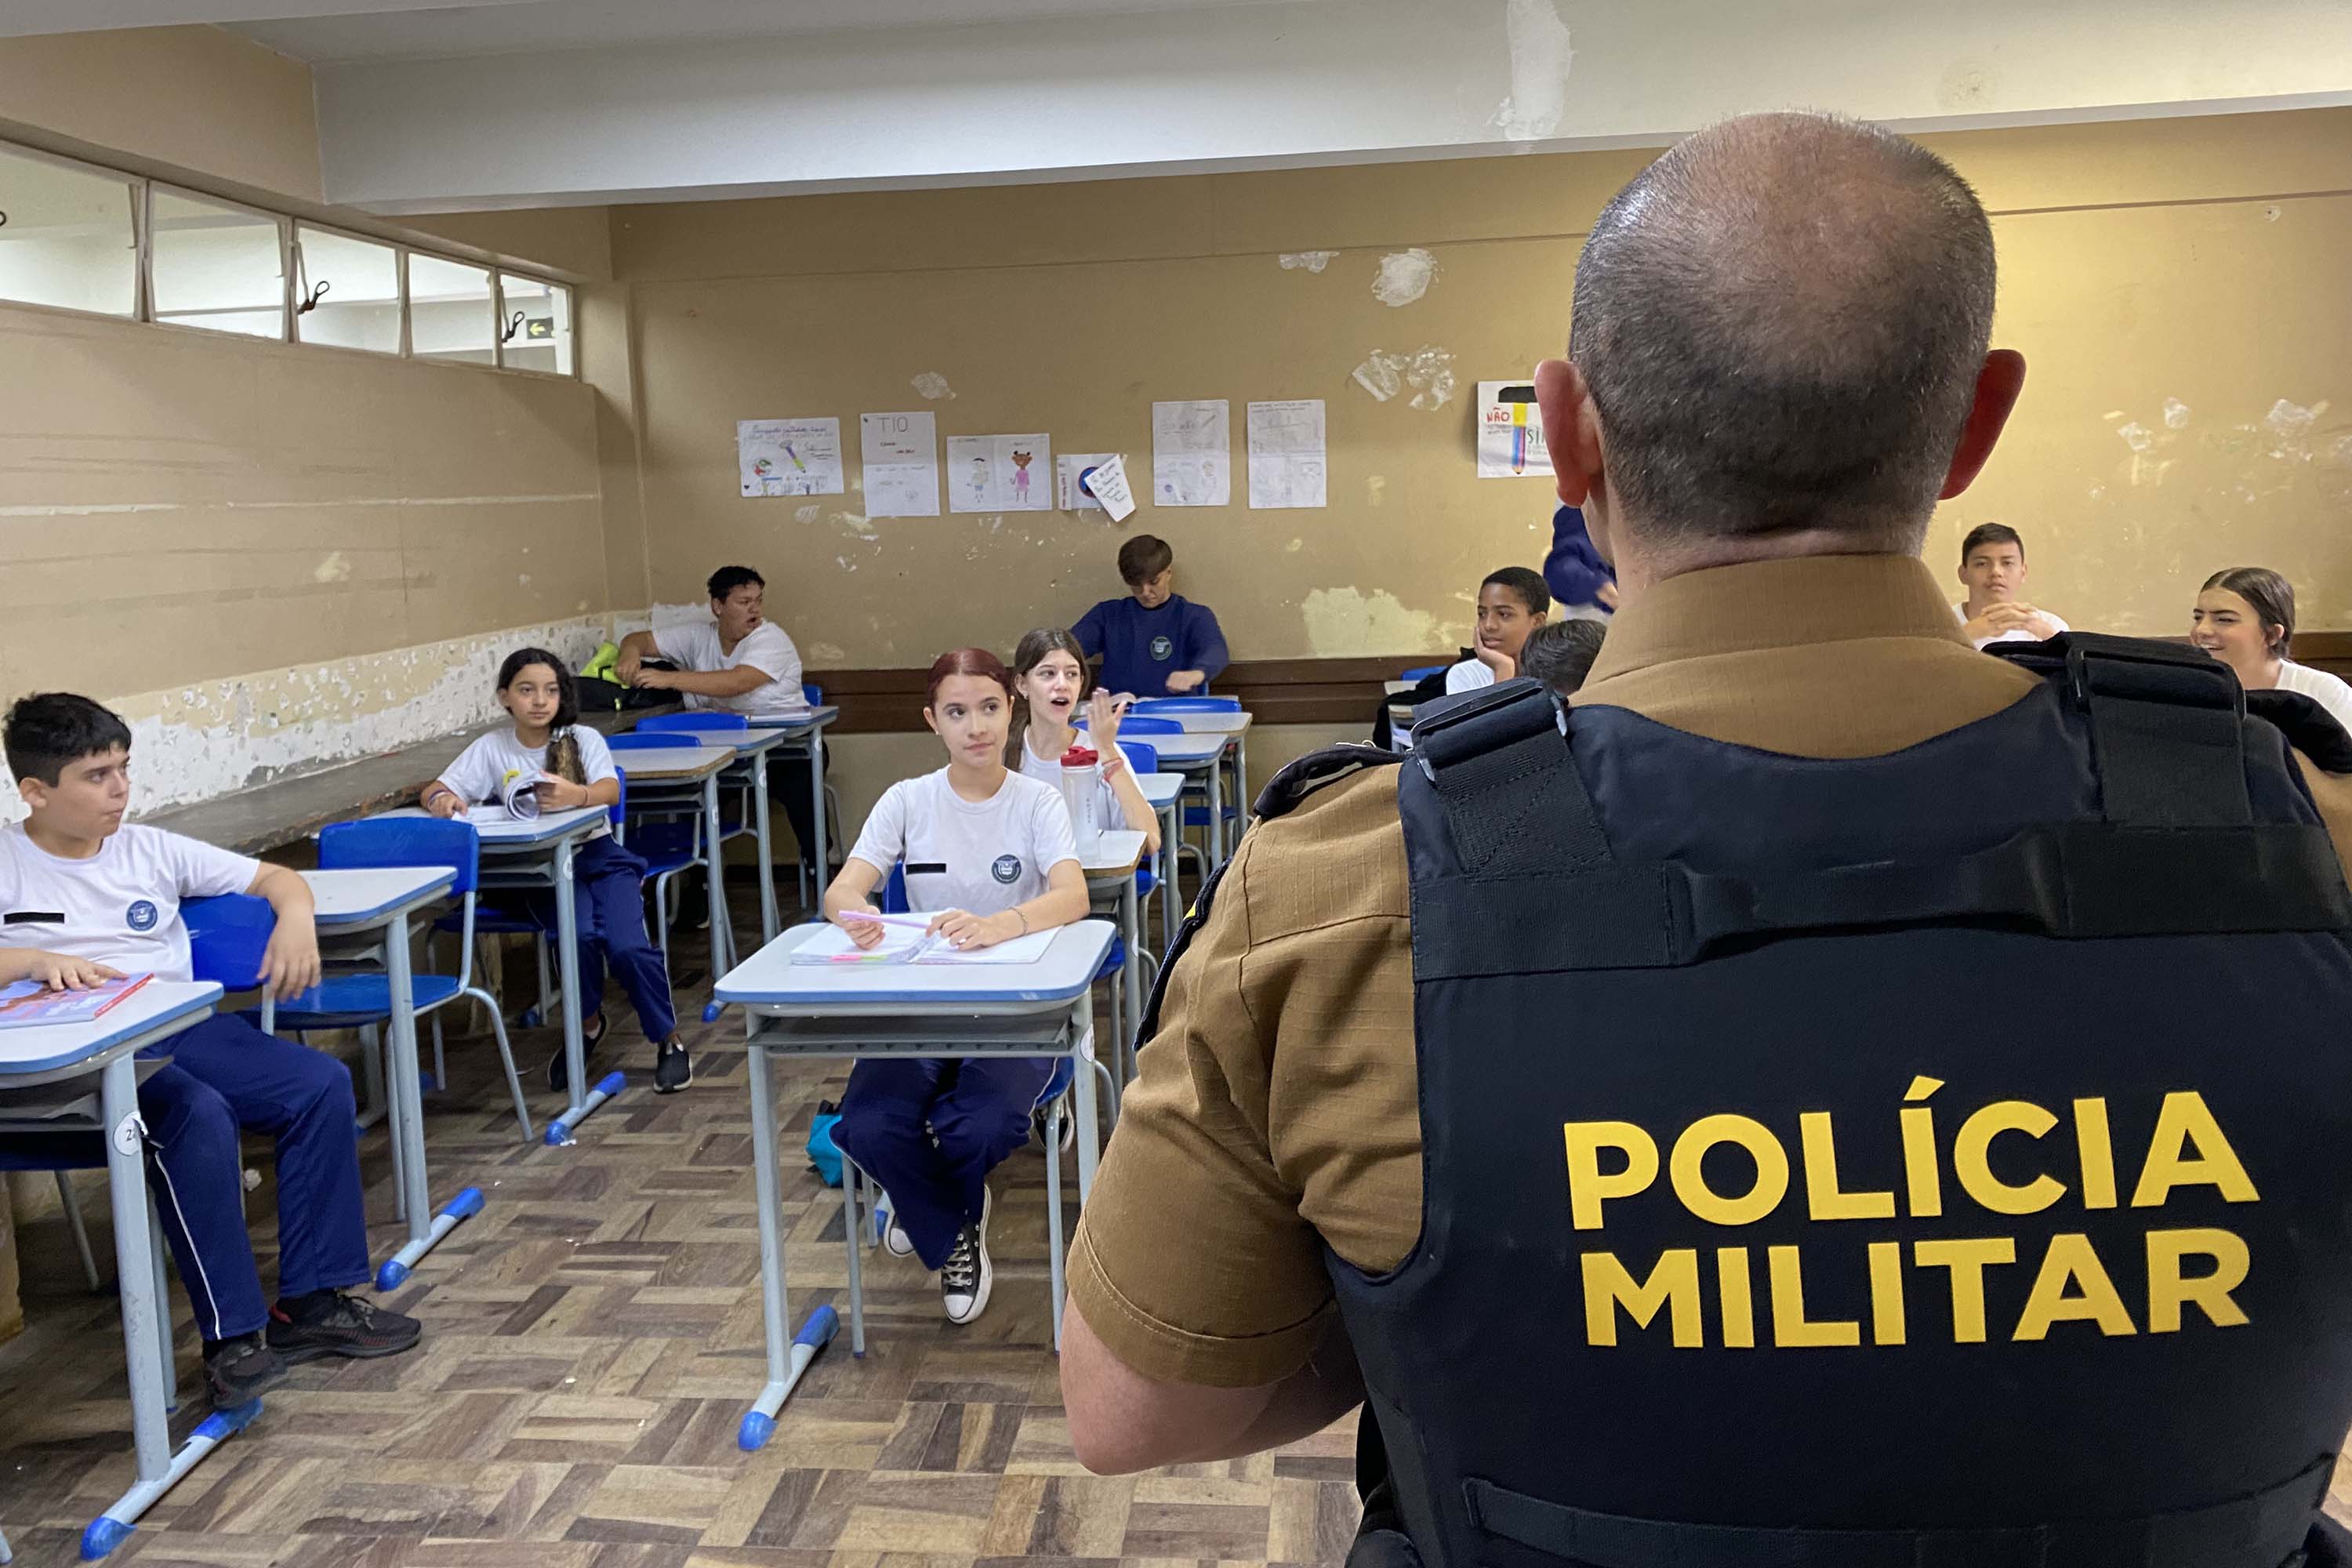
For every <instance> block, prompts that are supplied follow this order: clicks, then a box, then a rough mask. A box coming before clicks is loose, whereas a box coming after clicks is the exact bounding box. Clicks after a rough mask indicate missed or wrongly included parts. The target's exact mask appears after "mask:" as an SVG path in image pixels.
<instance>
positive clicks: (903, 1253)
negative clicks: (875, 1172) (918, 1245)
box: [881, 1193, 915, 1258]
mask: <svg viewBox="0 0 2352 1568" xmlns="http://www.w3.org/2000/svg"><path fill="white" fill-rule="evenodd" d="M881 1208H882V1219H883V1225H882V1250H883V1251H885V1252H887V1253H888V1254H889V1255H890V1256H891V1257H893V1258H912V1257H913V1256H914V1255H915V1238H914V1237H911V1236H908V1234H907V1227H906V1226H903V1225H900V1224H899V1223H898V1205H897V1204H894V1203H892V1202H891V1201H890V1194H887V1193H884V1194H882V1204H881Z"/></svg>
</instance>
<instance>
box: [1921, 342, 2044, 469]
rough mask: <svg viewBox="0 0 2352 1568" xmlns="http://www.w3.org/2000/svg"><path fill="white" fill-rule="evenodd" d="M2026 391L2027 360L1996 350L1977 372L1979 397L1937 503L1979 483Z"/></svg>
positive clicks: (1962, 428)
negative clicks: (2018, 399)
mask: <svg viewBox="0 0 2352 1568" xmlns="http://www.w3.org/2000/svg"><path fill="white" fill-rule="evenodd" d="M2024 390H2025V356H2024V355H2023V354H2021V353H2018V352H2017V351H2016V350H2015V349H1995V350H1993V351H1992V353H1989V354H1987V355H1985V362H1984V366H1983V368H1982V369H1980V370H1979V371H1978V372H1977V390H1976V397H1975V400H1974V401H1973V402H1971V403H1970V404H1969V417H1968V422H1967V423H1966V424H1964V425H1962V426H1960V440H1959V445H1958V446H1957V447H1953V449H1952V466H1951V467H1950V468H1948V469H1946V470H1945V472H1944V488H1943V489H1941V490H1939V491H1938V492H1937V496H1936V499H1937V500H1951V499H1952V498H1953V497H1954V496H1956V495H1958V494H1959V493H1960V492H1961V491H1962V490H1964V489H1968V488H1969V486H1970V485H1972V484H1974V483H1976V479H1977V475H1978V474H1979V473H1981V472H1983V470H1984V466H1985V460H1986V459H1987V458H1990V457H1991V456H1992V448H1993V444H1994V443H1995V442H1997V441H1999V440H2000V432H2001V427H2002V426H2005V425H2007V424H2008V423H2009V415H2010V410H2011V409H2013V408H2015V407H2016V406H2017V395H2018V394H2019V393H2021V392H2022V391H2024Z"/></svg>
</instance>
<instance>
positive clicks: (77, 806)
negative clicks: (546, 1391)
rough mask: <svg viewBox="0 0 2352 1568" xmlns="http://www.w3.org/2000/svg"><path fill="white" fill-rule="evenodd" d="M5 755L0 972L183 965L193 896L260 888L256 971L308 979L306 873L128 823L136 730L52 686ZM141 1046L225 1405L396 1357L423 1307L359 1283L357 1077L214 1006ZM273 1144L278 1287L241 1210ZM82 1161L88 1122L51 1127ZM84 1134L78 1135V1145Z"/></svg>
mask: <svg viewBox="0 0 2352 1568" xmlns="http://www.w3.org/2000/svg"><path fill="white" fill-rule="evenodd" d="M0 745H5V750H6V752H7V757H8V767H9V771H10V772H11V773H14V774H15V775H16V789H17V792H18V794H20V795H23V797H24V799H25V804H26V805H28V806H30V807H31V808H32V816H30V817H28V818H27V819H26V820H25V821H24V822H21V823H19V824H17V825H16V826H13V827H9V828H5V829H0V984H15V983H16V982H17V981H21V980H32V981H37V982H38V983H40V984H44V985H46V986H47V987H48V988H50V989H51V990H55V991H80V990H87V989H89V987H90V986H93V985H96V984H100V983H102V982H105V981H108V980H119V979H121V978H122V977H124V976H125V975H136V974H152V975H153V976H154V977H155V978H156V979H158V980H179V981H184V980H188V979H190V978H192V954H191V952H190V945H189V941H188V928H187V925H186V924H185V922H184V921H182V920H181V918H180V905H181V903H182V901H183V900H188V899H198V898H209V897H215V896H217V895H220V894H224V893H250V894H253V895H254V896H256V897H257V898H262V899H267V900H268V901H269V905H270V908H271V909H272V910H274V911H275V912H276V915H277V925H276V928H275V930H274V931H272V932H271V934H270V938H269V942H268V947H267V949H266V950H265V951H264V952H263V954H262V959H261V975H262V981H263V984H264V986H265V987H266V988H267V989H268V991H269V992H271V993H272V994H275V995H278V996H280V997H284V996H289V995H292V994H297V993H299V992H301V991H303V990H305V989H307V988H308V987H310V986H311V985H313V984H317V982H318V979H319V941H318V935H317V932H316V931H315V930H314V929H313V927H312V925H311V918H310V917H311V902H310V886H309V884H308V883H306V882H304V881H303V880H302V879H301V878H300V877H299V876H298V875H296V874H295V873H294V872H292V871H290V870H288V869H287V868H285V867H283V866H265V865H263V864H262V863H261V862H260V861H258V860H254V859H250V858H247V857H246V856H243V855H232V854H230V853H229V852H228V851H227V850H226V849H219V848H215V847H213V846H212V845H209V844H201V843H198V842H197V841H196V840H194V839H193V838H183V837H180V836H179V835H178V834H176V833H166V832H163V830H162V829H160V828H154V827H142V826H136V825H131V826H125V825H124V823H123V820H122V818H123V814H124V812H125V811H126V809H127V808H128V807H129V805H130V804H131V731H130V728H129V727H128V726H127V725H125V724H124V723H123V722H122V721H121V719H119V718H117V717H116V716H115V715H114V714H112V713H110V712H109V711H107V710H106V709H104V708H102V707H100V705H99V704H97V703H95V702H93V701H91V700H89V698H87V697H76V696H73V695H70V694H68V693H66V692H61V691H51V692H45V693H43V694H41V695H39V696H35V697H27V698H26V699H24V700H22V701H19V702H18V703H16V705H15V706H14V707H13V708H11V709H10V710H8V718H7V722H6V725H5V736H0ZM142 1055H145V1056H150V1057H153V1058H168V1059H167V1060H162V1061H159V1062H157V1063H154V1064H151V1065H153V1067H154V1070H153V1071H152V1072H148V1071H144V1070H142V1073H141V1075H140V1080H139V1113H140V1115H141V1117H142V1118H143V1119H144V1120H145V1121H146V1123H147V1131H148V1135H149V1149H150V1151H151V1152H152V1159H151V1160H150V1162H149V1164H148V1178H147V1180H148V1187H149V1189H150V1191H152V1193H153V1194H154V1198H155V1210H156V1213H157V1214H158V1215H161V1216H162V1218H163V1239H164V1240H165V1241H166V1242H167V1243H168V1244H169V1245H170V1247H171V1248H172V1256H173V1259H174V1260H175V1261H176V1262H177V1263H178V1264H179V1266H180V1279H181V1282H182V1283H183V1284H184V1286H185V1287H186V1289H187V1293H188V1303H189V1307H190V1309H191V1310H193V1312H194V1316H195V1321H196V1332H197V1333H198V1334H199V1335H200V1336H201V1337H202V1339H203V1341H204V1364H205V1384H206V1385H207V1386H208V1387H209V1389H210V1390H211V1393H212V1400H213V1405H214V1407H215V1409H218V1410H233V1409H238V1408H241V1407H243V1406H245V1405H249V1404H251V1403H252V1401H253V1400H254V1398H255V1397H256V1396H257V1395H258V1394H261V1393H262V1392H263V1391H264V1390H266V1389H268V1388H270V1387H272V1386H274V1385H275V1384H278V1383H280V1382H282V1381H284V1379H285V1376H286V1368H287V1366H288V1365H289V1363H296V1362H305V1361H314V1360H317V1359H319V1358H320V1357H324V1356H342V1357H352V1358H358V1359H368V1358H373V1357H376V1356H387V1355H395V1354H398V1353H399V1352H402V1351H404V1350H407V1349H408V1348H409V1347H410V1346H412V1345H414V1344H415V1343H416V1341H417V1336H418V1334H419V1332H420V1329H419V1327H418V1324H417V1322H416V1320H415V1319H414V1318H408V1317H404V1316H402V1315H401V1314H399V1313H397V1312H392V1311H387V1310H384V1309H383V1308H382V1307H379V1306H377V1305H375V1304H374V1303H373V1301H370V1300H366V1299H364V1298H362V1297H359V1296H354V1295H352V1293H351V1292H352V1290H353V1289H357V1288H358V1287H359V1286H360V1284H361V1283H362V1281H364V1280H365V1279H367V1278H368V1277H369V1275H370V1274H371V1273H372V1272H373V1269H372V1268H371V1266H370V1264H369V1261H368V1234H367V1215H366V1213H365V1211H364V1210H363V1209H362V1206H361V1202H360V1160H359V1142H358V1135H357V1132H356V1131H355V1129H354V1126H353V1122H352V1117H353V1114H354V1111H353V1107H352V1075H351V1073H350V1071H349V1069H347V1068H345V1067H344V1066H343V1064H342V1063H341V1062H340V1061H337V1060H336V1059H335V1058H333V1057H331V1056H329V1055H327V1054H326V1053H325V1052H323V1051H314V1050H311V1049H310V1047H307V1046H303V1045H300V1044H299V1043H297V1042H295V1041H293V1040H282V1039H279V1038H278V1037H275V1036H271V1035H265V1034H263V1033H262V1032H261V1031H260V1030H259V1029H257V1028H256V1027H254V1026H253V1025H252V1024H250V1023H248V1022H247V1020H246V1019H245V1018H244V1017H242V1016H238V1015H236V1014H233V1013H226V1012H224V1013H216V1014H215V1015H214V1016H211V1017H209V1018H206V1019H205V1020H204V1021H203V1022H201V1023H199V1024H197V1025H195V1026H194V1027H193V1028H189V1029H184V1030H182V1031H181V1032H180V1033H178V1034H176V1035H174V1036H173V1037H171V1038H170V1039H169V1040H167V1041H165V1042H164V1043H163V1044H162V1045H160V1046H155V1047H150V1048H149V1050H148V1051H147V1052H145V1053H142ZM247 1132H251V1133H257V1134H260V1135H262V1136H265V1137H267V1138H268V1139H269V1140H270V1141H271V1142H272V1143H273V1144H274V1145H275V1150H274V1152H275V1155H276V1161H277V1166H278V1300H277V1302H276V1304H275V1305H271V1304H269V1302H268V1298H266V1297H265V1296H264V1295H263V1293H262V1289H261V1277H260V1275H259V1273H258V1272H257V1270H256V1268H255V1267H254V1258H253V1243H252V1241H251V1239H250V1238H249V1237H247V1234H246V1228H245V1185H244V1162H243V1161H242V1160H241V1159H240V1158H239V1155H238V1138H239V1135H240V1134H241V1133H247ZM59 1136H60V1138H61V1139H62V1140H63V1141H65V1142H68V1143H70V1144H72V1145H73V1147H71V1148H70V1149H69V1150H61V1151H59V1152H61V1153H64V1152H70V1153H72V1154H74V1155H77V1156H80V1157H82V1158H84V1159H87V1158H88V1157H89V1155H90V1154H91V1152H92V1151H93V1150H94V1149H95V1147H96V1145H97V1142H98V1137H97V1135H96V1134H95V1133H92V1134H89V1135H87V1136H86V1137H82V1136H78V1135H59ZM85 1144H86V1145H87V1147H84V1146H83V1145H85Z"/></svg>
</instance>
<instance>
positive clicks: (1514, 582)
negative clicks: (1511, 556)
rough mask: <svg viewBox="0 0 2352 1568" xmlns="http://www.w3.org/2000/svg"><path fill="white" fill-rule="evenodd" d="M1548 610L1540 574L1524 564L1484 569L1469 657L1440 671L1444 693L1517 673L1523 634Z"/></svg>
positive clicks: (1540, 621) (1546, 591)
mask: <svg viewBox="0 0 2352 1568" xmlns="http://www.w3.org/2000/svg"><path fill="white" fill-rule="evenodd" d="M1550 613H1551V593H1550V591H1549V589H1547V588H1546V587H1545V586H1544V580H1543V574H1541V573H1539V572H1530V571H1528V569H1527V568H1526V567H1524V566H1506V567H1504V568H1503V569H1502V570H1501V571H1499V572H1489V573H1488V574H1486V581H1485V582H1484V583H1481V584H1478V632H1477V636H1476V637H1475V640H1474V641H1473V643H1472V645H1471V649H1470V655H1471V657H1469V658H1465V659H1464V660H1463V661H1462V662H1461V663H1459V664H1457V665H1455V666H1454V668H1452V669H1449V670H1447V671H1446V672H1445V690H1446V694H1447V695H1448V696H1451V695H1453V694H1454V692H1457V691H1475V690H1477V689H1479V688H1480V687H1482V686H1492V685H1494V684H1495V682H1496V681H1498V680H1508V679H1511V678H1512V677H1513V676H1515V675H1517V674H1518V673H1519V663H1518V661H1519V649H1520V647H1522V646H1523V645H1524V644H1525V643H1526V642H1527V640H1528V633H1529V632H1531V631H1533V630H1534V629H1535V628H1536V627H1538V626H1541V625H1543V624H1544V620H1545V617H1547V616H1549V615H1550Z"/></svg>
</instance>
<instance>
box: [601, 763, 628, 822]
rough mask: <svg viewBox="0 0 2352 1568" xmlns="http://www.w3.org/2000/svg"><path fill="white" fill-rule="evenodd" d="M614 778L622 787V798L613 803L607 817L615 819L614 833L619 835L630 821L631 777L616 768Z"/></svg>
mask: <svg viewBox="0 0 2352 1568" xmlns="http://www.w3.org/2000/svg"><path fill="white" fill-rule="evenodd" d="M613 777H614V781H615V782H617V783H618V784H620V786H621V797H620V798H619V799H618V800H616V801H614V803H613V809H612V810H611V811H609V812H607V813H605V815H606V816H610V817H611V818H612V819H613V831H614V832H615V833H617V832H619V831H620V830H621V829H622V827H624V826H626V825H627V822H628V819H629V775H628V773H626V772H625V771H624V770H622V769H620V768H614V770H613Z"/></svg>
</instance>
